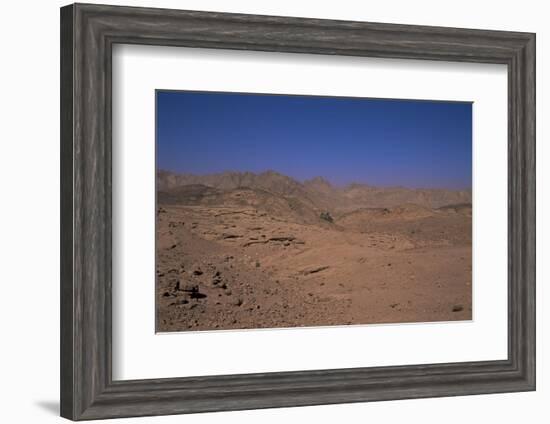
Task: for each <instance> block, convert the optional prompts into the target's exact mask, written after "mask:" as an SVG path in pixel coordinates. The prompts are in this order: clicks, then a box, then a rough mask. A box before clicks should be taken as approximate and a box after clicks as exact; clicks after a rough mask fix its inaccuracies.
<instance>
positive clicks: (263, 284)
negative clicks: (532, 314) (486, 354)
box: [156, 170, 472, 332]
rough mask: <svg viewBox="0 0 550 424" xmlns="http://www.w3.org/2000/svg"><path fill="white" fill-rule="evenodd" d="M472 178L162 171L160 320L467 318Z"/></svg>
mask: <svg viewBox="0 0 550 424" xmlns="http://www.w3.org/2000/svg"><path fill="white" fill-rule="evenodd" d="M471 201H472V198H471V191H470V190H462V191H460V190H446V189H413V188H404V187H374V186H370V185H367V184H348V185H345V186H336V185H333V184H331V183H330V182H329V181H327V180H326V179H324V178H322V177H316V178H313V179H309V180H305V181H298V180H296V179H293V178H291V177H289V176H286V175H283V174H282V173H278V172H275V171H265V172H260V173H252V172H223V173H216V174H210V175H193V174H178V173H173V172H169V171H162V170H160V171H158V172H157V210H156V214H157V217H156V223H157V227H156V231H157V247H156V252H157V253H156V255H157V258H156V260H157V262H156V263H157V270H156V273H157V275H156V278H157V284H156V304H157V317H156V323H157V325H156V328H157V331H158V332H170V331H190V330H227V329H251V328H280V327H304V326H332V325H356V324H374V323H406V322H430V321H455V320H469V319H471V318H472V206H471Z"/></svg>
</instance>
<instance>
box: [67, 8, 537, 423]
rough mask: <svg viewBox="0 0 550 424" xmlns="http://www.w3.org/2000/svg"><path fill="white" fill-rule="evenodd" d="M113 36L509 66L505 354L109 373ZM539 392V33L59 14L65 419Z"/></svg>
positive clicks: (119, 12)
mask: <svg viewBox="0 0 550 424" xmlns="http://www.w3.org/2000/svg"><path fill="white" fill-rule="evenodd" d="M116 43H127V44H146V45H159V46H185V47H201V48H213V49H219V48H223V49H238V50H258V51H278V52H294V53H314V54H320V55H348V56H369V57H383V58H400V59H415V60H419V59H429V60H441V61H454V62H480V63H497V64H505V65H506V66H507V68H508V81H509V82H508V105H509V107H508V312H509V315H508V359H507V360H495V361H482V362H461V363H445V364H425V365H406V366H389V367H370V368H350V369H331V370H317V371H297V372H276V373H263V374H238V375H225V376H207V377H185V378H169V379H151V380H128V381H126V380H125V381H113V379H112V377H111V375H112V372H111V371H112V360H111V355H112V352H111V341H112V333H111V319H112V310H111V308H112V304H111V284H112V273H111V259H112V257H111V234H112V216H111V194H112V191H111V175H112V169H111V167H112V161H111V150H112V148H111V128H112V122H111V120H112V110H111V89H112V88H111V52H112V47H113V45H114V44H116ZM152 119H153V117H152ZM488 172H489V171H488ZM534 389H535V35H534V34H531V33H521V32H502V31H485V30H470V29H456V28H441V27H424V26H408V25H394V24H391V25H390V24H378V23H365V22H345V21H331V20H319V19H302V18H289V17H272V16H253V15H241V14H225V13H205V12H195V11H181V10H166V9H150V8H130V7H114V6H102V5H87V4H75V5H70V6H66V7H63V8H62V9H61V415H62V416H63V417H66V418H69V419H72V420H85V419H101V418H115V417H133V416H145V415H166V414H181V413H194V412H206V411H225V410H243V409H253V408H273V407H289V406H303V405H319V404H330V403H344V402H365V401H377V400H389V399H408V398H423V397H437V396H456V395H469V394H481V393H500V392H516V391H529V390H534Z"/></svg>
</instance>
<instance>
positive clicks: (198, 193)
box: [157, 170, 472, 216]
mask: <svg viewBox="0 0 550 424" xmlns="http://www.w3.org/2000/svg"><path fill="white" fill-rule="evenodd" d="M157 191H158V196H159V201H161V203H184V204H189V203H193V202H195V203H196V204H203V203H205V204H209V205H214V204H216V203H219V202H220V200H221V199H222V198H223V201H224V203H227V202H228V201H229V202H230V203H231V198H233V200H242V199H243V198H246V197H247V196H246V193H248V194H249V195H250V194H252V193H253V194H254V196H253V197H255V198H256V199H255V201H257V202H258V203H262V202H268V203H269V202H274V201H276V199H273V197H277V198H283V199H284V200H285V202H286V203H288V202H289V201H290V202H293V201H294V203H295V205H294V206H300V205H303V206H304V207H305V208H307V209H313V210H315V211H318V210H328V211H330V212H331V213H333V214H334V215H335V216H338V215H341V214H344V213H347V212H350V211H353V210H357V209H360V208H390V207H395V206H399V205H404V204H415V205H419V206H424V207H427V208H441V207H443V206H448V205H457V204H470V203H471V201H472V193H471V191H470V190H445V189H411V188H405V187H374V186H371V185H367V184H358V183H354V184H349V185H347V186H345V187H338V186H335V185H333V184H331V183H330V182H329V181H327V180H326V179H324V178H322V177H316V178H313V179H310V180H306V181H304V182H299V181H297V180H295V179H293V178H291V177H288V176H286V175H282V174H280V173H278V172H275V171H266V172H262V173H258V174H256V173H252V172H223V173H218V174H209V175H194V174H177V173H173V172H170V171H164V170H160V171H158V173H157ZM236 191H240V192H241V195H240V196H237V197H241V199H235V194H236V193H235V192H236ZM316 213H317V212H315V214H316Z"/></svg>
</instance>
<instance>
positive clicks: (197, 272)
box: [193, 268, 204, 276]
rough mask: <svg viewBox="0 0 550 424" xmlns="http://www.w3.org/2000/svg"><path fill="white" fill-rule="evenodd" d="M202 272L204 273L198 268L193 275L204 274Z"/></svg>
mask: <svg viewBox="0 0 550 424" xmlns="http://www.w3.org/2000/svg"><path fill="white" fill-rule="evenodd" d="M202 274H204V273H203V272H202V271H201V269H200V268H197V269H196V270H194V271H193V275H197V276H198V275H202Z"/></svg>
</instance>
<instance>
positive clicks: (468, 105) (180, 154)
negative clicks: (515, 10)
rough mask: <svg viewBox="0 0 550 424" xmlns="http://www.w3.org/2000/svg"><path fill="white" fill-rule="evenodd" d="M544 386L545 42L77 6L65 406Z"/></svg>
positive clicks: (168, 406) (235, 403)
mask: <svg viewBox="0 0 550 424" xmlns="http://www.w3.org/2000/svg"><path fill="white" fill-rule="evenodd" d="M529 390H535V35H534V34H531V33H519V32H505V31H487V30H473V29H457V28H442V27H422V26H410V25H396V24H380V23H367V22H347V21H330V20H318V19H304V18H290V17H273V16H255V15H239V14H226V13H211V12H208V13H207V12H196V11H181V10H167V9H150V8H130V7H116V6H104V5H87V4H75V5H70V6H66V7H63V8H62V9H61V415H62V416H64V417H66V418H69V419H72V420H86V419H101V418H117V417H134V416H147V415H167V414H182V413H195V412H206V411H226V410H241V409H254V408H273V407H290V406H304V405H320V404H330V403H345V402H366V401H378V400H397V399H408V398H421V397H439V396H457V395H469V394H484V393H502V392H519V391H529Z"/></svg>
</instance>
